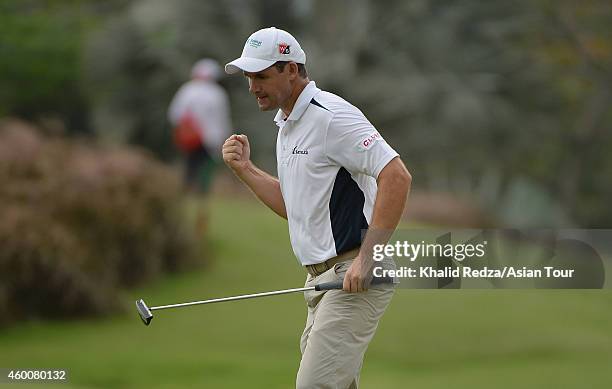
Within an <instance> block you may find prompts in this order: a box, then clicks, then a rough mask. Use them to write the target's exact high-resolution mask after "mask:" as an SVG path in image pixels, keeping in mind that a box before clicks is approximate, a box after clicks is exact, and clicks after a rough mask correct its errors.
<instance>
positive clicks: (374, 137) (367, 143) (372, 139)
mask: <svg viewBox="0 0 612 389" xmlns="http://www.w3.org/2000/svg"><path fill="white" fill-rule="evenodd" d="M381 139H382V136H381V135H380V133H379V132H378V131H375V132H373V133H372V134H370V135H368V137H367V138H365V139H363V140H362V141H361V142H359V148H361V149H362V150H368V149H370V148H371V147H372V146H373V145H374V144H375V143H376V142H377V141H379V140H381Z"/></svg>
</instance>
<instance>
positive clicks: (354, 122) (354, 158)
mask: <svg viewBox="0 0 612 389" xmlns="http://www.w3.org/2000/svg"><path fill="white" fill-rule="evenodd" d="M352 108H353V109H352V110H347V109H343V110H341V111H338V112H335V113H334V116H333V118H332V119H331V121H330V123H329V126H328V129H327V134H326V139H325V141H326V143H325V152H326V154H327V158H328V159H329V160H330V161H332V162H334V163H337V164H338V165H340V166H342V167H344V168H345V169H346V170H348V171H349V172H350V173H353V174H354V173H362V174H366V175H369V176H372V177H374V178H378V174H379V173H380V172H381V171H382V170H383V168H384V167H385V166H387V164H388V163H389V162H390V161H391V160H392V159H393V158H395V157H397V156H398V155H399V154H398V153H397V152H396V151H395V150H393V148H392V147H391V146H389V144H388V143H387V142H386V141H385V140H384V139H383V137H382V136H381V135H380V133H379V132H378V131H377V130H376V128H374V126H373V125H372V123H370V122H369V121H368V119H366V117H365V116H364V115H363V113H361V111H359V110H358V109H356V108H354V107H352Z"/></svg>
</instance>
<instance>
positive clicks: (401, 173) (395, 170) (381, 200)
mask: <svg viewBox="0 0 612 389" xmlns="http://www.w3.org/2000/svg"><path fill="white" fill-rule="evenodd" d="M411 183H412V177H411V176H410V173H408V170H407V169H406V168H405V166H404V164H403V163H402V162H401V160H400V159H399V158H397V159H396V160H394V161H392V162H390V163H389V165H387V167H385V169H383V171H382V172H381V173H380V175H379V178H378V180H377V184H378V191H377V193H376V201H375V203H374V210H373V213H372V219H371V221H370V225H369V228H368V232H367V234H366V236H365V237H364V239H363V241H362V245H361V249H360V257H361V258H363V259H364V260H368V261H370V260H371V259H372V251H373V247H374V245H377V244H386V243H387V242H388V241H389V239H390V238H391V235H392V234H393V232H394V231H395V228H396V227H397V225H398V224H399V221H400V219H401V217H402V214H403V212H404V207H405V205H406V201H407V198H408V194H409V192H410V187H411Z"/></svg>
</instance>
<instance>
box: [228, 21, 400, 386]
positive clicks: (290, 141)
mask: <svg viewBox="0 0 612 389" xmlns="http://www.w3.org/2000/svg"><path fill="white" fill-rule="evenodd" d="M305 63H306V54H305V53H304V51H303V50H302V48H301V47H300V44H299V43H298V42H297V41H296V40H295V38H294V37H293V36H292V35H291V34H289V33H288V32H286V31H283V30H280V29H276V28H274V27H271V28H265V29H262V30H259V31H257V32H255V33H253V34H252V35H251V36H250V37H249V38H248V39H247V41H246V43H245V45H244V49H243V51H242V55H241V56H240V58H238V59H236V60H234V61H232V62H230V63H228V64H227V65H225V71H226V72H227V73H230V74H232V73H238V72H242V74H243V75H244V76H245V77H246V79H247V80H248V83H249V92H250V93H251V94H253V95H254V96H255V97H256V98H257V104H258V106H259V109H260V110H261V111H269V110H275V109H278V113H277V114H276V117H275V119H274V121H275V122H276V124H277V125H278V128H279V130H278V137H277V141H276V158H277V165H278V178H276V177H274V176H272V175H270V174H268V173H266V172H264V171H262V170H261V169H259V168H257V167H256V166H255V165H254V164H253V163H252V162H251V160H250V153H251V150H250V146H249V140H248V139H247V137H246V136H245V135H236V134H235V135H232V136H230V137H229V138H228V139H227V140H226V141H225V143H224V144H223V148H222V150H223V160H224V161H225V163H226V164H227V165H228V166H229V167H230V168H231V169H232V171H233V172H234V173H235V174H236V176H238V177H239V178H240V180H242V181H243V182H244V183H245V184H246V185H247V186H248V187H249V188H250V189H251V190H252V191H253V193H254V194H255V195H256V196H257V197H258V198H259V199H260V200H261V201H262V202H263V203H264V204H266V205H267V206H268V207H270V208H271V209H272V210H273V211H274V212H276V213H277V214H278V215H279V216H281V217H283V218H285V219H287V221H288V223H289V234H290V238H291V245H292V247H293V250H294V252H295V255H296V256H297V258H298V260H299V261H300V263H301V264H302V265H303V266H304V267H305V270H306V271H307V273H308V275H307V279H306V286H312V285H315V284H317V283H321V282H330V281H335V280H337V279H338V278H343V279H344V283H343V290H331V291H318V292H317V291H309V292H305V299H306V303H307V308H308V316H307V319H306V326H305V328H304V332H303V334H302V338H301V342H300V350H301V352H302V359H301V362H300V367H299V370H298V373H297V380H296V386H297V388H357V387H358V384H359V372H360V370H361V365H362V362H363V357H364V354H365V351H366V349H367V347H368V344H369V343H370V341H371V340H372V337H373V336H374V332H375V331H376V327H377V325H378V321H379V319H380V318H381V316H382V315H383V313H384V312H385V309H386V308H387V306H388V305H389V302H390V301H391V297H392V295H393V288H389V287H381V286H378V285H376V288H374V287H373V288H368V286H369V282H370V280H371V278H372V267H373V262H372V255H371V250H372V246H373V245H374V244H379V243H386V240H387V239H388V238H389V232H392V231H393V230H394V229H395V228H396V227H397V224H398V222H399V219H400V216H401V214H402V211H403V209H404V205H405V202H406V197H407V195H408V192H409V189H410V183H411V176H410V174H409V173H408V171H407V170H406V167H405V166H404V164H403V163H402V161H401V160H400V158H399V156H398V154H397V153H396V152H395V151H394V150H393V149H392V148H391V147H390V146H389V145H388V144H387V143H386V142H385V141H384V139H383V138H382V136H381V135H380V133H379V132H378V131H377V130H376V128H374V126H373V125H372V124H371V123H370V122H369V121H368V120H367V119H366V118H365V116H364V115H363V113H362V112H361V111H359V109H357V108H355V107H354V106H353V105H351V104H350V103H348V102H347V101H345V100H343V99H342V98H341V97H338V96H336V95H334V94H332V93H329V92H325V91H322V90H321V89H319V88H317V86H316V84H315V83H314V81H310V80H309V79H308V75H307V72H306V68H305ZM362 231H363V232H365V231H367V233H366V235H365V237H363V236H362ZM362 238H363V239H362ZM389 261H391V264H392V259H389V260H388V261H387V260H385V261H384V262H389Z"/></svg>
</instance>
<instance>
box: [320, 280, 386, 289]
mask: <svg viewBox="0 0 612 389" xmlns="http://www.w3.org/2000/svg"><path fill="white" fill-rule="evenodd" d="M342 283H343V280H337V281H332V282H324V283H322V284H317V285H315V290H317V291H320V290H334V289H342ZM380 284H389V285H393V278H391V277H375V278H372V282H370V285H380Z"/></svg>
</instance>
